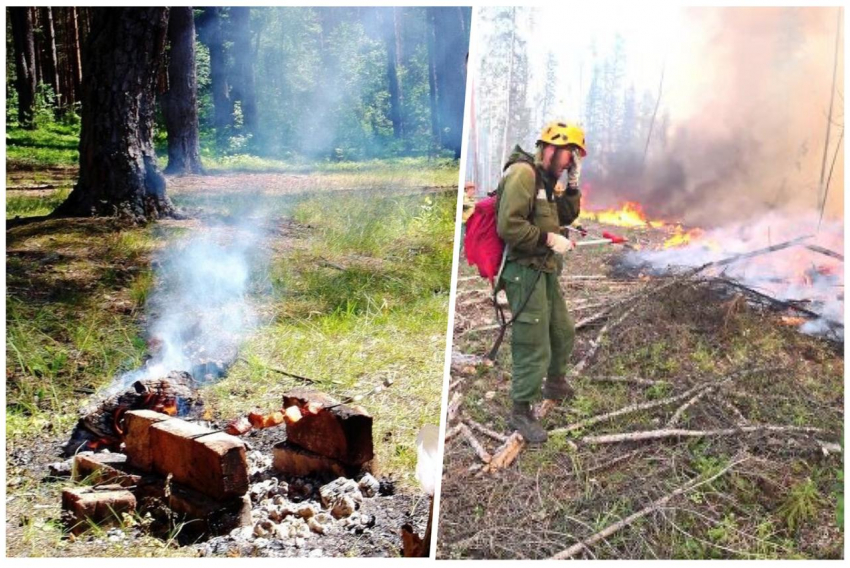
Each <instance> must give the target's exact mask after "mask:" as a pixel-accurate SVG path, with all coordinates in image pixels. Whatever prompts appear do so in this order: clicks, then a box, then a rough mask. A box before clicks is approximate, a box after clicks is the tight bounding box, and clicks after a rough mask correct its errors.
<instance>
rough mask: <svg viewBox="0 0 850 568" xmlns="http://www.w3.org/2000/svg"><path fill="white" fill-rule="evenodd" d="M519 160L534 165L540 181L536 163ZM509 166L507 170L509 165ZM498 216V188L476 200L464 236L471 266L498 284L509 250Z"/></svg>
mask: <svg viewBox="0 0 850 568" xmlns="http://www.w3.org/2000/svg"><path fill="white" fill-rule="evenodd" d="M515 163H518V164H525V165H526V166H527V167H529V168H531V170H532V171H533V172H534V179H535V184H537V182H538V178H537V169H536V168H535V167H534V166H532V165H531V164H529V163H527V162H515ZM505 169H506V171H507V168H505ZM498 218H499V195H498V193H497V192H495V191H494V192H493V193H491V194H488V196H487V197H486V198H485V199H482V200H481V201H478V202H477V203H476V204H475V209H474V210H473V212H472V215H471V216H470V217H469V219H468V220H467V221H466V236H465V237H464V239H463V250H464V252H466V261H467V262H468V263H469V265H470V266H476V267H478V274H480V275H481V276H482V277H483V278H486V279H488V280H489V281H490V284H491V285H495V284H497V282H495V278H496V277H497V276H498V275H499V270H500V269H501V268H502V261H503V259H504V254H505V241H503V240H502V237H500V236H499V232H498V230H497V227H498Z"/></svg>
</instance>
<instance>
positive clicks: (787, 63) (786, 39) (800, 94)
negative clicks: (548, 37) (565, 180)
mask: <svg viewBox="0 0 850 568" xmlns="http://www.w3.org/2000/svg"><path fill="white" fill-rule="evenodd" d="M836 14H837V8H728V9H691V10H688V11H686V15H685V18H684V21H685V22H686V26H687V34H684V33H683V34H681V35H680V36H679V37H681V38H682V40H683V41H684V43H683V44H682V45H675V46H671V50H670V54H669V59H668V61H667V68H666V76H665V85H664V94H663V96H662V110H660V111H659V117H658V118H659V119H660V118H661V116H662V114H665V113H664V112H663V111H666V113H669V115H668V119H667V122H666V124H663V123H660V122H661V121H660V120H659V122H657V123H656V129H658V130H656V132H655V133H654V135H653V141H652V144H651V146H650V150H649V154H648V159H647V162H646V166H645V168H644V169H643V170H642V171H641V168H640V164H639V161H637V160H635V157H634V155H630V154H629V153H623V155H621V156H619V157H618V158H617V159H616V160H615V161H614V164H613V165H612V167H610V168H609V170H608V172H606V174H607V175H604V176H603V178H602V179H601V180H599V181H600V182H602V184H603V187H604V189H605V190H606V193H609V194H613V195H616V196H617V197H619V198H622V199H629V200H636V201H640V202H641V203H643V204H644V205H645V206H646V209H647V210H648V211H649V212H650V214H654V215H656V216H661V217H664V218H668V219H672V220H678V221H684V222H686V223H689V224H692V225H700V226H705V227H712V226H718V225H722V224H724V223H727V222H733V221H738V220H741V219H743V218H746V217H750V216H752V215H753V214H758V213H764V212H767V211H771V210H785V211H788V212H800V211H809V210H813V209H816V207H817V201H818V185H819V184H818V182H819V177H820V171H821V162H822V158H823V152H824V139H825V138H824V137H825V132H826V127H827V114H828V110H829V98H830V89H831V85H832V72H833V54H834V48H835V33H836ZM842 53H843V40H842V45H840V46H839V60H838V78H837V88H838V91H839V92H838V93H837V94H836V99H835V107H834V110H833V122H834V123H837V124H834V125H833V127H832V131H831V140H830V146H829V149H828V154H827V174H828V173H829V168H830V165H831V163H832V159H833V155H834V153H835V148H836V144H837V141H838V138H839V134H840V131H841V128H842V125H843V120H844V111H843V98H842V97H841V93H840V90H841V85H842V84H843V57H842V55H841V54H842ZM657 120H658V119H657ZM842 150H843V148H842ZM590 168H592V166H590ZM590 168H589V169H590ZM843 178H844V159H843V151H841V152H840V153H839V154H838V157H837V160H836V164H835V171H834V172H833V175H832V179H831V182H830V190H829V199H828V201H827V210H826V214H827V217H833V218H842V217H843V215H842V211H843V193H844V182H843Z"/></svg>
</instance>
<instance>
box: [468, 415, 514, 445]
mask: <svg viewBox="0 0 850 568" xmlns="http://www.w3.org/2000/svg"><path fill="white" fill-rule="evenodd" d="M465 422H466V423H467V425H469V427H470V428H472V429H473V430H475V431H477V432H480V433H481V434H484V435H485V436H489V437H491V438H493V439H494V440H496V441H498V442H501V443H503V444H504V443H505V442H506V441H507V440H508V437H507V436H506V435H504V434H500V433H498V432H496V431H495V430H491V429H490V428H488V427H486V426H484V425H483V424H480V423H478V422H476V421H475V420H472V419H470V418H467V419H466V420H465Z"/></svg>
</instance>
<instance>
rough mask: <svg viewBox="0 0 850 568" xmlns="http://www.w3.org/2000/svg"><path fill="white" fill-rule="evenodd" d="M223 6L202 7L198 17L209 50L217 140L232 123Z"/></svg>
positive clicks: (199, 27)
mask: <svg viewBox="0 0 850 568" xmlns="http://www.w3.org/2000/svg"><path fill="white" fill-rule="evenodd" d="M222 9H223V8H215V7H214V8H204V11H203V13H202V14H201V16H200V17H199V18H198V36H199V37H200V38H201V41H203V42H204V43H205V44H206V45H207V47H208V48H209V50H210V89H211V90H212V98H213V112H214V116H213V126H214V127H215V130H216V136H217V137H218V139H219V141H220V140H222V138H223V136H224V134H225V132H226V130H227V128H228V127H230V126H231V125H232V124H233V102H232V101H231V100H230V87H229V86H228V84H227V54H226V53H225V49H224V31H223V29H222V25H221V11H222Z"/></svg>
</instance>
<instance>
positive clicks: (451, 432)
mask: <svg viewBox="0 0 850 568" xmlns="http://www.w3.org/2000/svg"><path fill="white" fill-rule="evenodd" d="M462 425H463V424H462V423H461V424H455V425H454V426H452V427H451V428H449V429H448V430H446V437H445V440H446V442H448V441H449V440H451V439H452V438H454V437H455V436H457V435H458V434H460V427H461V426H462Z"/></svg>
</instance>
